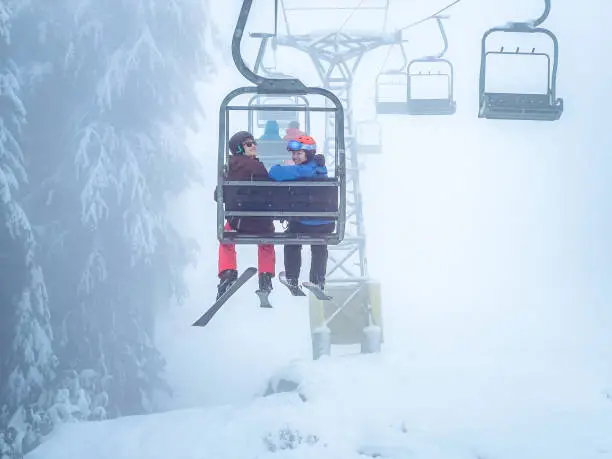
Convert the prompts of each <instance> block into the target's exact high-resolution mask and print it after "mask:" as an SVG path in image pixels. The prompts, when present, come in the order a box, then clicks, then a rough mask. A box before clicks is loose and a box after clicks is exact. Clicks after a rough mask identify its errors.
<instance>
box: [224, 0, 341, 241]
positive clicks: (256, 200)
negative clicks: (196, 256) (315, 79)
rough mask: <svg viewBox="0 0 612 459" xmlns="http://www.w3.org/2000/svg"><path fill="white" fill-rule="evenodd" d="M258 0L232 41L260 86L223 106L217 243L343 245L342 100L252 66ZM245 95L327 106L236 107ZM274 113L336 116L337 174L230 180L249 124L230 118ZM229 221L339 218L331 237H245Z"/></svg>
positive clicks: (246, 2)
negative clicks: (249, 52)
mask: <svg viewBox="0 0 612 459" xmlns="http://www.w3.org/2000/svg"><path fill="white" fill-rule="evenodd" d="M252 4H253V0H243V3H242V7H241V9H240V13H239V15H238V21H237V23H236V27H235V28H234V36H233V39H232V57H233V59H234V64H235V65H236V68H237V69H238V71H239V72H240V73H241V74H242V75H243V76H244V77H245V78H246V79H247V80H249V81H251V82H252V83H254V84H255V86H247V87H240V88H236V89H234V90H233V91H231V92H230V93H229V94H227V95H226V96H225V98H224V99H223V101H222V102H221V105H220V107H219V144H218V164H217V189H216V193H215V199H216V201H217V239H218V240H219V242H221V243H222V244H281V245H282V244H329V245H337V244H339V243H340V242H342V241H343V239H344V233H345V221H346V180H345V170H346V154H345V151H344V108H343V107H342V103H341V102H340V99H339V98H338V97H337V96H336V95H335V94H334V93H333V92H331V91H329V90H327V89H324V88H318V87H307V86H305V85H304V83H302V82H301V81H300V80H299V79H297V78H287V79H284V78H279V79H275V78H267V77H264V76H262V75H258V74H256V73H255V72H253V71H252V70H251V69H249V68H248V66H247V65H246V63H245V62H244V59H243V58H242V55H241V52H240V49H241V46H240V44H241V41H242V36H243V34H244V29H245V27H246V22H247V18H248V16H249V12H250V10H251V6H252ZM242 95H252V96H268V97H306V98H307V97H308V96H309V95H311V96H320V97H322V98H323V99H325V104H321V105H322V106H317V107H313V106H287V105H286V104H285V105H282V104H281V105H273V104H248V103H247V104H244V105H235V104H232V101H233V100H234V99H236V98H237V97H239V96H242ZM237 110H241V111H247V112H249V114H250V113H251V112H254V111H264V112H265V111H268V112H269V111H273V112H280V111H283V112H287V111H288V112H296V111H304V112H306V113H308V112H315V111H317V112H332V113H333V114H334V117H335V123H334V124H335V130H334V141H333V145H327V148H328V150H329V151H331V152H333V153H334V165H335V167H334V174H333V176H332V177H329V178H327V179H324V180H312V181H308V180H300V181H297V180H296V181H287V182H274V181H229V180H227V178H226V170H227V163H228V160H229V148H228V143H229V138H230V135H231V134H232V133H233V132H234V131H237V130H242V129H244V126H239V127H232V128H231V130H230V126H229V116H230V113H231V112H232V111H237ZM228 217H272V218H273V219H274V220H284V219H289V218H299V217H313V218H324V219H329V220H333V221H334V222H335V229H334V232H333V233H331V234H326V235H313V234H293V233H288V232H283V233H280V232H276V231H275V232H273V233H267V234H243V233H239V232H236V231H226V230H225V222H226V219H227V218H228Z"/></svg>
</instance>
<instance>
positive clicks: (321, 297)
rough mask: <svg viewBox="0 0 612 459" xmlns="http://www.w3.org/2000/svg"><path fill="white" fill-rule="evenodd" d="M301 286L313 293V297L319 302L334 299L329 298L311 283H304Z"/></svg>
mask: <svg viewBox="0 0 612 459" xmlns="http://www.w3.org/2000/svg"><path fill="white" fill-rule="evenodd" d="M302 285H303V286H304V287H306V288H307V289H308V290H310V291H311V292H312V293H313V295H314V296H316V297H317V298H318V299H319V300H321V301H330V300H333V299H334V297H333V296H329V295H328V294H327V293H325V292H324V291H323V290H321V289H320V288H319V287H318V286H317V285H315V284H313V283H312V282H304V283H303V284H302Z"/></svg>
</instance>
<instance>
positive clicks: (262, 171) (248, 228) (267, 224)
mask: <svg viewBox="0 0 612 459" xmlns="http://www.w3.org/2000/svg"><path fill="white" fill-rule="evenodd" d="M226 179H227V180H236V181H256V180H270V178H269V177H268V171H267V170H266V166H264V165H263V164H262V163H261V162H260V161H259V159H257V158H253V157H250V156H246V155H232V156H231V157H230V160H229V166H228V173H227V177H226ZM216 198H217V190H216V188H215V201H216ZM226 208H227V203H226ZM227 221H228V223H229V225H230V227H231V228H232V229H233V230H235V231H239V232H241V233H271V232H274V221H273V219H272V218H271V217H228V219H227Z"/></svg>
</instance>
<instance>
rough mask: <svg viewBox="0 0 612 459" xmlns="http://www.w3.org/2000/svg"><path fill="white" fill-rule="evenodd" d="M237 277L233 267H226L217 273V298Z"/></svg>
mask: <svg viewBox="0 0 612 459" xmlns="http://www.w3.org/2000/svg"><path fill="white" fill-rule="evenodd" d="M237 279H238V271H237V270H235V269H226V270H225V271H221V272H220V273H219V285H218V286H217V300H218V299H219V298H220V297H221V295H223V294H224V293H225V292H226V291H227V289H228V288H230V287H231V286H232V284H233V283H234V282H236V280H237Z"/></svg>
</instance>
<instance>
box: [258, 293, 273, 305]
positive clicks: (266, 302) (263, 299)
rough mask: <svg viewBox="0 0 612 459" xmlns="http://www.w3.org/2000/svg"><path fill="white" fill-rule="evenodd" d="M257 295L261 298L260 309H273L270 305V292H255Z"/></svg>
mask: <svg viewBox="0 0 612 459" xmlns="http://www.w3.org/2000/svg"><path fill="white" fill-rule="evenodd" d="M255 293H256V294H257V296H258V297H259V307H260V308H271V307H272V305H271V304H270V300H269V299H268V296H269V295H270V292H268V291H266V290H255Z"/></svg>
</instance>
